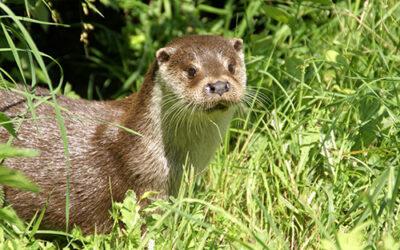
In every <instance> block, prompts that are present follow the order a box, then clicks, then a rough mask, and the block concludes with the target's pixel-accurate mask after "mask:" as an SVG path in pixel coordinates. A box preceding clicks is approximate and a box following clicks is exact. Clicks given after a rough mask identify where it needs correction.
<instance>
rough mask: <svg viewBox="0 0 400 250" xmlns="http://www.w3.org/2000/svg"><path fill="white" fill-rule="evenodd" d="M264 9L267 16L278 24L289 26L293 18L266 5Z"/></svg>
mask: <svg viewBox="0 0 400 250" xmlns="http://www.w3.org/2000/svg"><path fill="white" fill-rule="evenodd" d="M262 9H263V10H264V12H265V14H267V15H268V16H270V17H271V18H273V19H275V20H276V21H278V22H282V23H286V24H289V22H290V20H291V18H292V17H291V16H290V15H289V14H288V13H286V12H285V11H283V10H281V9H278V8H275V7H273V6H269V5H264V6H263V7H262Z"/></svg>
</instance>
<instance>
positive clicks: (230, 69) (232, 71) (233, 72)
mask: <svg viewBox="0 0 400 250" xmlns="http://www.w3.org/2000/svg"><path fill="white" fill-rule="evenodd" d="M228 70H229V72H231V74H235V65H233V64H232V63H230V64H229V65H228Z"/></svg>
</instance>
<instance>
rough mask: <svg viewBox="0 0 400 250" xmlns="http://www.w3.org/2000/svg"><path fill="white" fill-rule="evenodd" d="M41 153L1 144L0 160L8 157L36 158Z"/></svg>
mask: <svg viewBox="0 0 400 250" xmlns="http://www.w3.org/2000/svg"><path fill="white" fill-rule="evenodd" d="M38 154H39V151H37V150H32V149H23V148H16V147H12V146H8V145H6V144H1V143H0V158H7V157H35V156H37V155H38Z"/></svg>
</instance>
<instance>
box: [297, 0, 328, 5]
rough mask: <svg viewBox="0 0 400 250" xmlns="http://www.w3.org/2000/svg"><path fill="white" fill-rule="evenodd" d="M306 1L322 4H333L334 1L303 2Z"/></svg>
mask: <svg viewBox="0 0 400 250" xmlns="http://www.w3.org/2000/svg"><path fill="white" fill-rule="evenodd" d="M306 1H309V2H313V3H320V4H333V3H332V1H330V0H305V1H303V2H306Z"/></svg>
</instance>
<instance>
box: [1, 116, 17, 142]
mask: <svg viewBox="0 0 400 250" xmlns="http://www.w3.org/2000/svg"><path fill="white" fill-rule="evenodd" d="M4 122H5V123H4ZM0 125H1V126H3V127H4V128H5V129H6V130H7V131H8V133H10V134H11V135H12V136H14V137H17V134H16V133H15V129H14V125H13V124H12V123H11V119H10V117H8V116H7V115H6V114H4V113H3V112H0Z"/></svg>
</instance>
